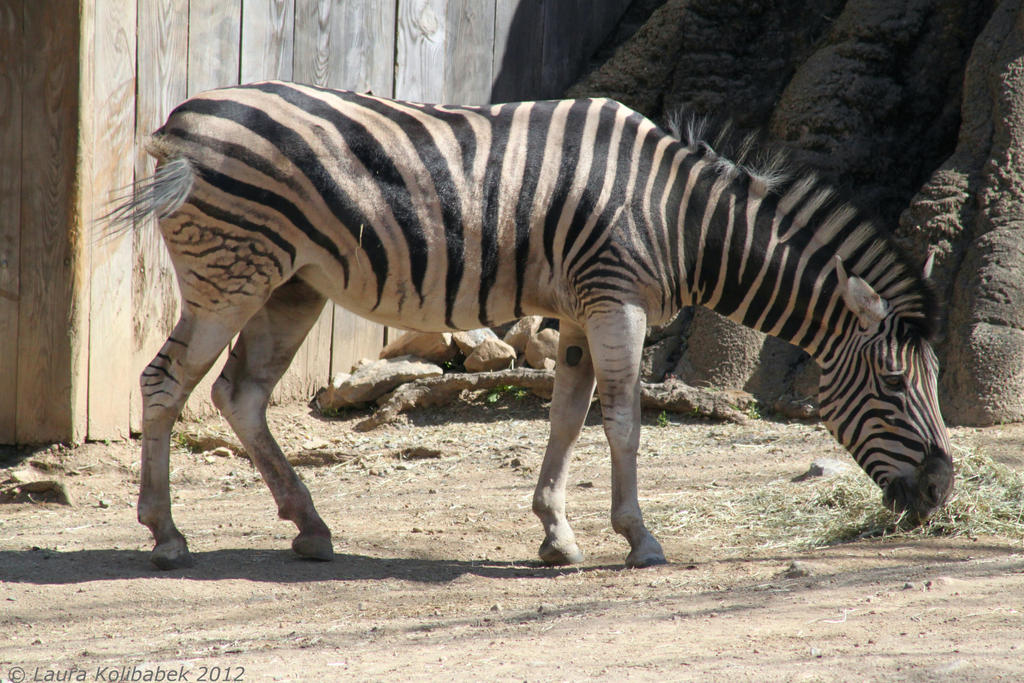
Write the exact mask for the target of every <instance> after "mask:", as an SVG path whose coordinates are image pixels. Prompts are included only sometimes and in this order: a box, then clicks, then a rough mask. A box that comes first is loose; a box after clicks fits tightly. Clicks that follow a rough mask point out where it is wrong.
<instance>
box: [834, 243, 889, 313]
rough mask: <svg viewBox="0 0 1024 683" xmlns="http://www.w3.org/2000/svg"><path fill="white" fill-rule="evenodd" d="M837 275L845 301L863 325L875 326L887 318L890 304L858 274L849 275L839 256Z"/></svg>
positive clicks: (837, 258)
mask: <svg viewBox="0 0 1024 683" xmlns="http://www.w3.org/2000/svg"><path fill="white" fill-rule="evenodd" d="M836 275H838V277H839V291H840V293H841V294H842V295H843V301H845V302H846V305H847V306H849V307H850V310H851V311H853V312H854V313H855V314H856V315H857V318H858V319H860V324H861V327H863V328H865V329H868V328H871V327H874V326H875V325H877V324H878V323H880V322H881V321H882V319H883V318H885V314H886V313H887V312H888V311H889V304H888V303H886V301H885V299H883V298H882V297H881V296H879V295H878V292H876V291H875V290H874V289H873V288H872V287H871V285H869V284H868V283H867V282H865V281H864V280H862V279H860V278H859V277H857V276H856V275H847V274H846V269H845V268H843V262H842V260H841V259H840V258H839V257H838V256H837V257H836Z"/></svg>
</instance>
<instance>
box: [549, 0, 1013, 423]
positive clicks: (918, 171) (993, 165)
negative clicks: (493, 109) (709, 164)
mask: <svg viewBox="0 0 1024 683" xmlns="http://www.w3.org/2000/svg"><path fill="white" fill-rule="evenodd" d="M1020 5H1021V3H1019V2H1018V1H1016V0H1003V1H1002V2H996V1H995V0H668V1H667V2H665V4H664V5H662V6H661V7H660V8H659V9H658V10H656V11H655V12H654V13H653V14H652V15H651V16H650V18H649V19H648V21H647V22H646V23H645V24H644V26H643V27H642V28H640V29H639V31H637V32H636V34H634V36H633V37H632V38H631V39H630V40H628V41H627V42H626V43H624V44H623V45H621V46H620V47H619V48H618V50H616V52H615V53H614V55H613V56H612V57H611V58H610V59H609V60H608V61H607V62H605V63H604V64H603V65H602V66H601V67H600V68H598V69H596V70H595V71H594V72H592V73H591V74H589V75H588V76H587V77H586V78H585V79H584V80H582V81H581V82H580V83H578V84H577V85H576V86H574V87H573V88H572V89H571V90H570V92H569V95H570V96H575V97H580V96H608V97H613V98H615V99H618V100H620V101H622V102H624V103H626V104H628V105H630V106H632V107H633V108H635V109H637V110H638V111H641V112H642V113H644V114H646V115H647V116H649V117H651V118H653V119H654V120H656V121H664V120H665V119H666V117H667V116H668V115H669V114H670V113H672V112H674V111H676V110H678V109H679V108H680V107H686V108H687V109H689V110H690V111H692V112H694V113H697V114H708V115H710V116H712V117H713V118H714V119H718V120H729V121H730V122H731V123H732V124H733V125H734V126H735V127H736V128H737V129H738V130H739V132H741V133H743V132H747V131H758V132H761V133H763V134H764V135H765V137H767V138H769V139H770V140H771V141H773V142H774V143H776V144H778V145H780V146H782V147H783V148H785V149H786V150H788V152H789V153H790V156H791V157H792V158H793V160H794V162H795V163H796V164H797V165H805V166H808V167H810V168H813V169H815V170H816V171H817V172H818V173H820V174H821V175H822V176H824V177H825V178H827V179H828V180H830V181H831V182H833V183H834V184H835V185H837V186H838V187H839V189H840V191H841V192H843V193H844V194H846V195H847V196H848V197H849V199H850V200H851V202H852V203H853V204H854V205H856V206H858V207H859V208H860V209H862V210H863V211H864V212H865V213H867V214H868V215H872V216H875V217H876V218H877V219H878V220H879V221H880V222H881V223H882V224H883V225H889V226H890V227H891V229H892V230H893V231H894V232H896V234H897V235H898V236H899V238H900V240H901V241H902V242H903V243H904V245H905V246H906V247H907V249H908V250H909V251H910V253H912V254H913V255H914V256H916V257H917V258H918V259H920V260H921V262H922V263H923V261H924V259H925V257H926V255H927V253H928V252H929V251H930V250H931V251H935V252H936V254H937V256H938V262H937V267H936V271H935V272H936V280H937V284H938V285H939V288H940V291H941V292H942V294H943V295H944V297H945V300H946V301H947V303H948V305H947V306H945V307H944V308H945V310H947V311H948V319H947V327H946V329H947V333H946V339H945V341H943V342H941V343H940V344H938V346H937V351H938V353H939V357H940V362H941V364H942V368H943V371H942V376H941V380H940V391H941V398H942V400H943V409H944V412H945V414H946V417H947V419H949V420H950V421H951V422H953V423H962V424H992V423H994V422H1002V421H1015V420H1024V165H1022V163H1021V161H1022V152H1024V149H1022V147H1021V145H1022V143H1024V97H1022V96H1024V10H1022V8H1021V6H1020ZM675 327H676V328H677V329H678V332H679V334H678V343H676V344H675V346H673V343H672V342H670V341H668V342H667V341H665V338H664V337H660V338H658V335H657V334H655V335H652V340H653V341H654V346H656V347H657V348H656V349H654V347H653V346H652V350H650V352H649V354H648V360H649V361H651V362H650V363H649V366H651V367H650V368H649V370H650V371H649V374H650V373H651V372H653V373H655V374H657V372H662V373H664V372H669V373H672V374H676V375H678V376H680V377H681V378H682V379H684V380H686V381H688V382H691V383H695V384H715V385H718V386H724V387H728V388H742V389H746V390H748V391H750V392H751V393H753V394H754V395H755V396H757V397H758V398H759V399H760V400H761V401H762V402H765V403H767V404H768V405H771V406H774V407H775V408H776V409H778V410H780V411H782V412H784V413H789V414H801V413H803V412H806V405H807V400H806V399H807V398H808V396H809V395H813V393H814V391H815V386H816V380H815V377H816V368H815V367H814V364H813V363H809V362H808V360H807V358H806V355H805V354H803V353H802V352H801V351H799V349H796V348H794V347H791V346H788V345H786V344H783V343H781V342H778V341H777V340H774V339H766V338H765V337H764V336H763V335H760V334H758V333H756V332H753V331H751V330H747V329H744V328H741V327H739V326H738V325H735V324H734V323H732V322H730V321H727V320H725V319H723V318H721V317H719V316H717V315H715V314H713V313H709V312H707V311H699V312H696V313H689V312H688V313H687V314H686V315H685V316H684V318H683V319H682V321H681V322H680V323H677V324H676V326H675ZM655 332H657V331H655ZM657 359H661V360H662V363H661V365H657V364H656V363H653V361H654V360H657ZM652 378H653V379H658V378H657V377H652Z"/></svg>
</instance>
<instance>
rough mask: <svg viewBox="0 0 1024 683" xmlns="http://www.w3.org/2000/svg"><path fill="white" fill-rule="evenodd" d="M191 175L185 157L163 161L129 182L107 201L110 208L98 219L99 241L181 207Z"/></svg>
mask: <svg viewBox="0 0 1024 683" xmlns="http://www.w3.org/2000/svg"><path fill="white" fill-rule="evenodd" d="M194 180H195V174H194V171H193V169H192V164H191V163H190V162H189V160H188V159H186V158H185V157H180V156H179V157H175V158H172V159H170V160H167V161H164V162H163V163H162V164H160V166H159V167H158V168H157V169H156V172H155V173H154V174H153V175H151V176H149V177H148V178H143V179H141V180H138V181H136V182H135V183H134V184H132V185H129V186H128V187H126V188H123V190H122V191H121V192H120V194H119V195H117V196H115V197H114V199H113V200H112V201H111V204H113V208H112V209H111V210H110V211H109V212H108V213H107V214H106V215H104V216H102V217H100V218H99V219H98V221H97V222H98V223H99V224H101V225H103V226H104V227H103V229H102V232H101V233H100V235H99V239H100V240H101V241H105V240H112V239H115V238H118V237H121V236H122V235H126V234H128V233H130V232H132V231H134V230H135V229H136V226H139V225H141V224H142V222H143V221H144V220H145V219H146V218H148V217H150V216H155V217H157V218H164V217H166V216H170V215H171V214H172V213H174V212H175V211H177V210H178V209H179V208H181V205H182V204H184V203H185V201H186V200H187V199H188V197H189V194H191V192H192V184H193V181H194Z"/></svg>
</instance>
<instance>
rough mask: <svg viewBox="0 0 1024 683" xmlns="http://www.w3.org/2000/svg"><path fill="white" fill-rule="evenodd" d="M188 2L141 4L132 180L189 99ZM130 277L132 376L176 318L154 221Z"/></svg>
mask: <svg viewBox="0 0 1024 683" xmlns="http://www.w3.org/2000/svg"><path fill="white" fill-rule="evenodd" d="M188 4H189V3H188V0H145V1H144V2H140V3H139V23H138V32H139V40H138V45H139V54H138V70H139V73H138V86H137V88H136V92H137V100H136V104H135V108H136V116H135V121H136V126H135V139H136V141H137V142H136V145H135V147H136V155H135V177H136V179H141V178H145V177H147V176H149V175H150V174H152V173H153V171H154V170H155V166H156V162H155V160H154V159H153V158H152V157H151V156H149V155H148V154H146V151H145V149H144V147H143V143H144V141H145V139H146V136H148V135H149V134H150V133H152V132H153V131H154V130H156V129H157V128H159V127H160V126H161V125H162V124H163V122H164V120H165V119H166V118H167V115H168V114H169V113H170V112H171V110H172V109H173V108H174V107H175V106H177V105H178V104H179V103H180V102H181V101H182V100H184V99H185V98H186V97H187V94H188V88H187V77H188V69H187V64H188ZM133 252H134V259H135V267H134V268H133V272H132V327H133V336H134V348H133V352H134V354H133V358H134V360H133V363H132V366H131V369H130V371H129V372H128V374H129V375H131V377H133V378H134V377H136V376H137V375H138V374H139V373H140V372H142V369H143V368H144V367H145V366H146V364H147V363H148V362H149V361H150V360H152V358H153V356H154V355H155V354H156V352H157V351H159V350H160V347H161V346H162V345H163V342H164V339H165V338H166V337H167V335H168V334H169V333H170V331H171V329H172V328H173V326H174V323H175V321H176V320H177V317H178V309H179V306H178V291H177V286H176V284H175V278H174V268H173V266H172V265H171V261H170V258H169V257H168V255H167V249H166V248H164V245H163V243H162V240H161V238H160V233H159V232H158V230H157V226H156V220H155V219H152V218H151V219H148V220H147V221H146V222H145V224H144V225H139V226H136V230H135V235H134V245H133ZM129 417H130V428H131V431H133V432H138V431H140V430H141V426H142V396H141V394H140V393H139V391H137V390H133V391H132V400H131V410H130V416H129Z"/></svg>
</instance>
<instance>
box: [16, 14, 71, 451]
mask: <svg viewBox="0 0 1024 683" xmlns="http://www.w3.org/2000/svg"><path fill="white" fill-rule="evenodd" d="M23 8H24V24H23V26H24V36H25V43H24V45H25V47H26V54H25V58H26V64H28V63H29V62H30V61H31V64H32V68H31V69H29V68H26V69H25V72H24V73H25V81H24V90H23V92H22V123H23V126H22V130H23V133H22V157H21V162H22V183H21V207H22V210H21V244H20V245H19V248H20V255H19V259H20V269H21V272H20V276H21V279H20V291H19V297H20V298H19V300H20V307H19V312H18V405H17V415H16V418H15V419H16V421H17V433H16V438H17V440H18V442H20V443H39V442H47V441H64V440H71V439H74V438H75V437H76V436H78V434H76V433H75V431H76V430H75V425H74V419H75V415H74V414H73V409H72V406H73V405H74V403H75V396H76V394H75V390H76V387H75V386H74V385H73V377H72V368H73V359H72V350H71V344H72V342H73V341H74V340H76V339H77V338H78V336H79V334H80V330H79V329H77V327H76V324H77V320H78V318H77V317H76V315H75V311H74V309H75V292H76V289H75V284H76V277H77V275H76V272H75V269H76V268H78V267H80V261H79V254H78V253H76V252H75V251H74V250H73V248H72V245H73V244H74V243H76V242H77V241H80V237H81V236H80V234H79V235H78V236H77V238H76V237H74V236H72V234H71V233H72V231H73V230H79V229H80V227H81V226H80V225H79V224H78V223H77V221H76V219H75V217H74V212H75V206H74V195H73V188H74V187H75V157H76V151H77V149H78V114H79V99H78V97H79V93H78V46H79V21H80V15H79V6H78V4H77V3H72V4H68V3H65V2H60V1H59V0H34V1H32V2H25V3H24V4H23Z"/></svg>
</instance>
